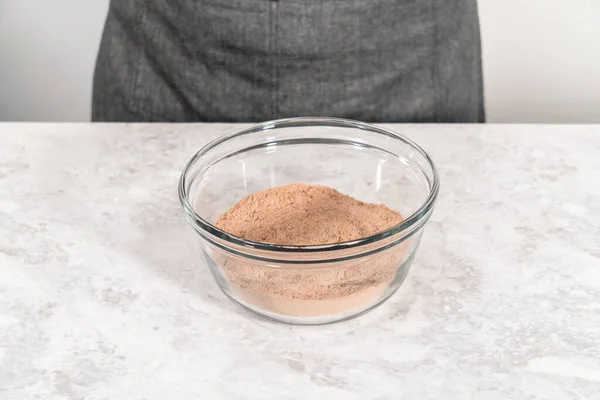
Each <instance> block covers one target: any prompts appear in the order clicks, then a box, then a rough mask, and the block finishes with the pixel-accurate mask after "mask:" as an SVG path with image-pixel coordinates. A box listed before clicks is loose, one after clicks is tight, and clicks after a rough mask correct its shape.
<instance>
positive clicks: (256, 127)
mask: <svg viewBox="0 0 600 400" xmlns="http://www.w3.org/2000/svg"><path fill="white" fill-rule="evenodd" d="M307 126H313V127H314V126H330V127H338V128H355V129H360V130H366V131H369V132H373V133H379V134H382V135H385V136H388V137H391V138H393V139H397V140H400V141H402V142H404V143H405V144H407V145H409V146H411V147H412V148H413V149H414V150H416V151H417V152H418V153H420V154H421V155H422V156H423V157H424V159H425V160H426V161H427V163H428V164H429V167H430V168H431V172H432V179H431V182H430V189H429V195H428V196H427V198H426V199H425V201H424V203H423V204H422V205H421V206H420V207H419V208H418V209H417V210H416V211H415V212H414V213H412V214H411V215H410V216H408V217H407V218H405V219H404V220H402V222H400V223H399V224H396V225H394V226H391V227H390V228H388V229H386V230H384V231H381V232H378V233H375V234H373V235H369V236H365V237H362V238H359V239H355V240H350V241H346V242H341V243H330V244H318V245H279V244H273V243H268V242H258V241H253V240H248V239H244V238H242V237H240V236H236V235H233V234H231V233H227V232H225V231H223V230H221V229H219V228H217V227H216V226H214V225H213V224H211V223H210V222H208V221H207V220H205V219H203V218H202V217H200V216H199V215H198V214H197V213H196V211H195V210H194V208H193V207H192V205H191V204H190V202H189V200H188V192H187V189H186V182H187V179H186V177H187V175H188V173H189V171H190V169H191V168H192V166H194V165H195V163H196V162H197V161H198V160H199V159H200V158H201V157H202V156H203V155H205V154H207V153H208V152H209V151H211V150H212V149H214V148H215V147H217V146H219V145H220V144H222V143H225V142H227V141H228V140H231V139H233V138H235V137H238V136H241V135H248V134H251V133H256V132H262V131H265V130H272V129H277V128H293V127H307ZM428 180H429V179H428ZM439 186H440V179H439V175H438V172H437V168H436V167H435V164H434V162H433V160H432V159H431V157H429V154H427V152H426V151H425V150H424V149H423V148H422V147H421V146H419V145H418V144H417V143H415V142H414V141H413V140H411V139H409V138H407V137H406V136H404V135H401V134H399V133H397V132H395V131H393V130H391V129H387V128H383V127H381V126H377V125H373V124H369V123H366V122H361V121H356V120H351V119H344V118H329V117H295V118H285V119H278V120H272V121H266V122H262V123H258V124H253V125H251V126H247V127H245V128H241V129H237V130H235V131H232V132H230V133H228V134H225V135H223V136H220V137H218V138H216V139H214V140H212V141H210V142H209V143H207V144H206V145H205V146H204V147H202V148H201V149H200V150H199V151H198V152H196V154H195V155H194V156H193V157H192V158H191V159H190V160H189V161H188V163H187V164H186V166H185V167H184V169H183V171H182V172H181V176H180V178H179V184H178V193H179V201H180V202H181V205H182V207H183V209H184V211H185V213H186V214H187V216H188V222H190V223H192V222H193V223H195V224H196V225H197V227H199V228H201V229H203V230H204V231H206V232H208V233H210V234H212V235H213V236H216V237H217V238H219V239H222V240H224V241H226V242H230V243H232V244H235V245H238V246H242V247H245V248H251V249H258V250H264V251H273V252H323V251H337V250H345V249H350V248H353V247H359V246H363V245H367V244H373V243H376V242H378V241H381V240H383V239H386V238H389V237H391V236H394V235H396V234H398V233H400V232H402V231H405V230H407V229H408V228H411V227H413V226H415V225H417V226H418V224H417V223H418V222H419V221H421V220H422V219H423V218H426V217H428V215H429V213H430V212H431V210H432V209H433V206H434V204H435V201H436V199H437V196H438V192H439ZM190 218H191V221H190ZM196 230H197V231H198V229H196ZM198 232H199V233H200V231H198Z"/></svg>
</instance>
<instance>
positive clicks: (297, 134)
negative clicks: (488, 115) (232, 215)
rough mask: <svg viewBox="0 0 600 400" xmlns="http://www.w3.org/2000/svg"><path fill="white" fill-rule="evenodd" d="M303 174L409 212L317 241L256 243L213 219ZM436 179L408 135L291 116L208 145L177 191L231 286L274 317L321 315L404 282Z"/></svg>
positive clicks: (234, 294)
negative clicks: (351, 236) (387, 224)
mask: <svg viewBox="0 0 600 400" xmlns="http://www.w3.org/2000/svg"><path fill="white" fill-rule="evenodd" d="M298 182H302V183H309V184H318V185H325V186H329V187H331V188H334V189H337V190H338V191H340V192H342V193H344V194H347V195H350V196H352V197H354V198H356V199H358V200H361V201H363V202H366V203H383V204H385V205H387V206H388V207H390V208H392V209H395V210H397V211H399V212H400V213H401V214H402V216H403V217H404V218H405V219H404V221H403V222H401V223H400V224H398V225H395V226H393V227H391V228H389V229H387V230H385V231H383V232H379V233H377V234H374V235H371V236H368V237H364V238H360V239H357V240H353V241H350V242H344V243H336V244H323V245H315V246H283V245H277V244H272V243H261V242H254V241H251V240H245V239H244V238H241V237H237V236H234V235H231V234H229V233H227V232H224V231H222V230H220V229H218V228H217V227H215V225H214V224H215V221H216V220H217V218H218V217H219V215H221V214H222V213H224V212H225V211H227V210H228V209H229V208H230V207H231V206H232V205H234V204H235V203H236V202H237V201H239V200H240V199H242V198H243V197H244V196H246V195H248V194H251V193H254V192H257V191H260V190H263V189H266V188H269V187H274V186H279V185H285V184H290V183H298ZM438 188H439V178H438V174H437V172H436V169H435V167H434V165H433V162H432V161H431V159H430V158H429V156H428V155H427V153H425V151H424V150H423V149H422V148H421V147H419V146H418V145H417V144H415V143H414V142H413V141H411V140H409V139H407V138H405V137H403V136H402V135H399V134H397V133H395V132H392V131H390V130H388V129H384V128H381V127H378V126H374V125H369V124H366V123H362V122H358V121H351V120H344V119H333V118H291V119H284V120H277V121H270V122H265V123H262V124H258V125H254V126H251V127H249V128H245V129H242V130H239V131H237V132H233V133H230V134H228V135H226V136H224V137H221V138H219V139H217V140H215V141H213V142H211V143H209V144H208V145H206V146H205V147H204V148H203V149H201V150H200V151H199V152H198V153H196V155H195V156H194V157H193V158H192V159H191V160H190V161H189V163H188V164H187V166H186V167H185V169H184V170H183V173H182V175H181V179H180V181H179V198H180V200H181V204H182V206H183V209H184V212H185V216H186V219H187V221H188V222H189V224H190V225H191V226H192V227H193V228H194V229H195V230H196V232H197V233H198V234H199V236H200V238H199V239H200V240H199V245H201V246H202V252H203V254H204V256H205V258H206V261H207V263H208V266H209V268H210V271H211V273H212V274H213V276H214V278H215V280H216V282H217V284H218V285H219V287H220V288H221V290H222V291H223V292H224V293H225V295H227V296H228V297H229V298H230V299H232V300H233V301H235V302H237V303H239V304H241V305H242V306H244V307H246V308H248V309H250V310H252V311H254V312H256V313H258V314H260V315H262V316H264V317H267V318H270V319H274V320H277V321H281V322H287V323H293V324H321V323H329V322H335V321H341V320H345V319H348V318H351V317H355V316H357V315H360V314H361V313H364V312H367V311H368V310H370V309H372V308H374V307H376V306H377V305H379V304H381V303H383V302H384V301H385V300H386V299H388V298H389V297H390V296H391V295H392V294H393V293H394V292H395V291H396V290H397V289H398V288H399V287H400V285H401V284H402V282H403V281H404V278H405V277H406V274H407V273H408V270H409V268H410V265H411V263H412V261H413V258H414V256H415V252H416V250H417V246H418V244H419V240H420V238H421V235H422V233H423V229H424V227H425V224H426V223H427V221H428V220H429V217H430V216H431V213H432V211H433V207H434V204H435V201H436V198H437V194H438Z"/></svg>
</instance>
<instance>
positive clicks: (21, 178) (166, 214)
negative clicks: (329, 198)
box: [0, 124, 600, 400]
mask: <svg viewBox="0 0 600 400" xmlns="http://www.w3.org/2000/svg"><path fill="white" fill-rule="evenodd" d="M231 128H232V126H231V125H153V126H150V125H139V126H126V125H96V126H92V125H88V124H70V125H57V124H49V125H41V124H37V125H35V124H21V125H20V124H4V125H2V124H0V399H2V400H14V399H19V400H21V399H46V400H54V399H148V400H149V399H211V400H217V399H228V400H233V399H279V400H282V399H307V398H311V397H313V396H314V397H315V398H323V399H334V398H335V399H342V398H343V399H360V400H368V399H379V400H381V399H398V398H402V399H442V398H443V399H486V400H493V399H593V398H596V399H598V398H600V178H598V174H599V173H600V126H596V127H593V126H576V127H575V126H535V125H528V126H511V125H502V126H461V125H454V126H398V127H397V129H398V130H399V131H402V132H404V133H406V134H407V135H409V136H411V137H413V138H414V139H416V140H417V141H418V142H419V143H421V144H422V145H423V146H424V147H425V148H426V149H427V150H428V151H430V153H431V155H432V156H433V158H434V159H435V161H436V162H437V165H438V167H439V170H440V173H441V178H442V191H441V194H440V198H439V203H438V207H437V209H436V212H435V213H434V216H433V217H432V221H431V223H430V225H429V226H428V228H427V230H426V232H425V236H424V238H423V242H422V244H421V248H420V251H419V254H418V255H417V259H416V261H415V264H414V265H413V269H412V271H411V273H410V275H409V278H408V279H407V282H406V283H405V285H404V286H403V287H402V288H401V289H400V291H399V292H398V293H397V294H396V295H395V296H394V297H393V298H392V299H391V300H390V301H389V302H388V303H386V304H385V305H384V306H382V307H380V308H379V309H377V310H375V311H374V312H373V313H371V314H368V315H366V316H363V317H361V318H359V319H355V320H352V321H349V322H345V323H341V324H337V325H330V326H322V327H296V326H287V325H279V324H274V323H269V322H265V321H263V320H259V319H257V318H255V317H254V316H252V315H250V314H248V313H246V312H244V311H242V310H241V309H240V308H238V307H237V306H235V305H233V304H232V303H231V302H229V301H228V300H227V299H226V298H224V296H223V295H222V294H221V293H220V292H219V290H218V288H217V287H216V285H215V283H214V282H213V281H212V278H211V276H210V275H209V272H208V271H207V269H206V268H205V267H204V266H203V265H202V261H201V260H198V259H195V258H194V257H193V255H192V253H191V252H190V251H188V249H189V247H190V243H191V242H192V241H194V240H196V238H195V236H194V233H193V231H192V230H191V229H190V228H188V227H187V226H186V224H185V222H184V218H183V214H182V211H181V210H180V206H179V202H178V199H177V196H176V184H177V179H178V177H179V173H180V170H181V169H182V167H183V166H184V164H185V162H186V161H187V160H188V158H189V157H190V156H191V155H192V153H193V152H195V151H196V149H198V148H199V147H200V146H202V145H203V144H204V143H206V141H207V140H209V139H211V138H214V137H215V136H217V135H219V134H221V133H223V132H226V131H229V130H230V129H231Z"/></svg>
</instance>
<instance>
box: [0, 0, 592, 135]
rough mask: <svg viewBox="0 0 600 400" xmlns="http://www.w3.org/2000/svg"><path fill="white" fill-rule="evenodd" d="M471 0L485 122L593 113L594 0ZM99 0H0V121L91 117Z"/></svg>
mask: <svg viewBox="0 0 600 400" xmlns="http://www.w3.org/2000/svg"><path fill="white" fill-rule="evenodd" d="M423 1H425V0H423ZM479 3H480V15H481V25H482V35H483V43H484V52H483V53H484V57H483V62H484V74H485V85H486V102H487V111H488V120H489V121H490V122H598V123H600V0H479ZM107 7H108V0H87V1H86V0H0V121H2V120H25V121H86V120H88V119H89V115H90V97H91V79H92V73H93V66H94V61H95V57H96V51H97V48H98V43H99V39H100V34H101V30H102V25H103V22H104V18H105V15H106V10H107Z"/></svg>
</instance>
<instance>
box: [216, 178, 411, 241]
mask: <svg viewBox="0 0 600 400" xmlns="http://www.w3.org/2000/svg"><path fill="white" fill-rule="evenodd" d="M401 221H402V216H401V215H400V213H398V212H397V211H394V210H392V209H390V208H388V207H386V206H385V205H383V204H367V203H363V202H362V201H358V200H356V199H354V198H352V197H350V196H347V195H344V194H342V193H340V192H338V191H337V190H335V189H332V188H329V187H326V186H319V185H308V184H304V183H294V184H291V185H285V186H278V187H273V188H269V189H265V190H262V191H260V192H257V193H253V194H250V195H248V196H246V197H244V198H243V199H242V200H240V201H239V202H237V203H236V204H235V205H234V206H233V207H231V208H230V209H229V210H228V211H227V212H226V213H224V214H223V215H221V216H220V217H219V218H218V219H217V222H216V224H215V225H216V226H217V228H219V229H222V230H224V231H225V232H228V233H231V234H233V235H236V236H240V237H243V238H245V239H249V240H253V241H258V242H267V243H274V244H280V245H318V244H331V243H340V242H346V241H350V240H355V239H360V238H363V237H365V236H370V235H373V234H375V233H377V232H381V231H383V230H385V229H387V228H390V227H392V226H394V225H396V224H398V223H400V222H401Z"/></svg>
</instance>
